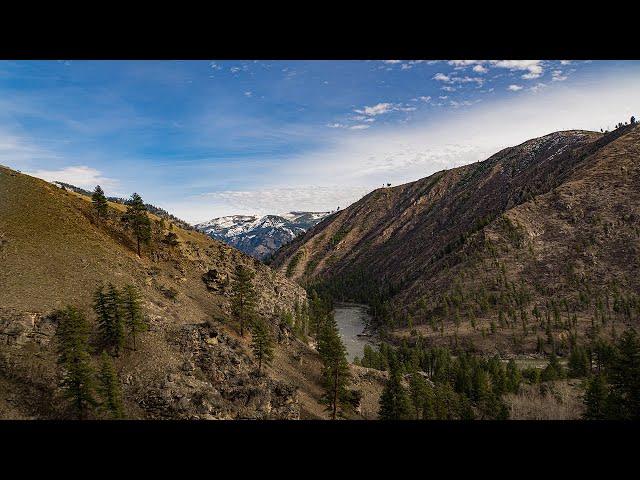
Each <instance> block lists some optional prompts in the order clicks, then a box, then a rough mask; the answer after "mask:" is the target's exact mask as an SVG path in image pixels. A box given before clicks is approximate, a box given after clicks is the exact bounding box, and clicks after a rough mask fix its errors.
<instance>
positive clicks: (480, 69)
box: [473, 65, 489, 73]
mask: <svg viewBox="0 0 640 480" xmlns="http://www.w3.org/2000/svg"><path fill="white" fill-rule="evenodd" d="M473 71H474V72H476V73H487V72H488V71H489V70H487V69H486V68H485V67H483V66H482V65H476V66H475V67H473Z"/></svg>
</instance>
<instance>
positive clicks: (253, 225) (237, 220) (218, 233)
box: [195, 212, 329, 260]
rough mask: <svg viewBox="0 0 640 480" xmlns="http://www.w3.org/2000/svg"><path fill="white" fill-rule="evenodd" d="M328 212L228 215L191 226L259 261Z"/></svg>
mask: <svg viewBox="0 0 640 480" xmlns="http://www.w3.org/2000/svg"><path fill="white" fill-rule="evenodd" d="M327 215H329V212H289V213H286V214H284V215H265V216H264V217H258V216H256V215H231V216H228V217H219V218H214V219H213V220H209V221H208V222H204V223H200V224H198V225H195V228H196V229H198V230H200V231H201V232H204V233H206V234H207V235H209V236H210V237H211V238H215V239H217V240H221V241H223V242H225V243H227V244H229V245H231V246H233V247H236V248H237V249H238V250H240V251H242V252H244V253H247V254H249V255H251V256H252V257H255V258H257V259H259V260H264V259H266V258H268V257H270V256H271V255H273V254H274V253H275V252H276V250H278V249H279V248H280V247H281V246H282V245H285V244H286V243H288V242H290V241H291V240H293V239H294V238H296V237H297V236H298V235H300V234H301V233H304V232H305V231H306V230H308V229H309V228H311V227H312V226H314V225H315V224H317V223H318V222H319V221H320V220H322V219H323V218H324V217H326V216H327Z"/></svg>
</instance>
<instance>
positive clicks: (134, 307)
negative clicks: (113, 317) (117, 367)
mask: <svg viewBox="0 0 640 480" xmlns="http://www.w3.org/2000/svg"><path fill="white" fill-rule="evenodd" d="M122 310H123V315H124V323H125V326H126V329H127V332H128V334H129V336H130V337H131V339H132V340H133V350H134V351H136V350H137V346H136V335H137V334H138V333H141V332H144V331H145V330H147V324H146V322H145V320H144V316H143V314H142V306H141V305H140V293H139V292H138V289H137V288H136V287H135V286H133V285H125V286H124V288H123V289H122Z"/></svg>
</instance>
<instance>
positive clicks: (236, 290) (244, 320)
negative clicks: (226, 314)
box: [231, 265, 256, 337]
mask: <svg viewBox="0 0 640 480" xmlns="http://www.w3.org/2000/svg"><path fill="white" fill-rule="evenodd" d="M253 277H254V273H253V272H252V271H251V270H249V269H248V268H246V267H245V266H244V265H238V266H237V267H236V275H235V279H234V281H233V283H232V284H231V291H232V293H231V295H232V296H231V310H232V312H233V315H234V316H235V317H236V318H237V319H238V321H239V322H240V335H241V336H243V337H244V326H245V324H248V323H249V322H251V321H252V320H253V318H254V317H255V305H256V292H255V289H254V287H253Z"/></svg>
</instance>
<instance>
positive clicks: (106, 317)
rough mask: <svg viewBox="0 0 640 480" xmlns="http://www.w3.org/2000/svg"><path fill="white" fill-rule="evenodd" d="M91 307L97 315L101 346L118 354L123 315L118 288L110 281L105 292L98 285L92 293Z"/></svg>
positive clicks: (121, 335) (122, 340) (121, 338)
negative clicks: (92, 301)
mask: <svg viewBox="0 0 640 480" xmlns="http://www.w3.org/2000/svg"><path fill="white" fill-rule="evenodd" d="M93 308H94V310H95V312H96V315H97V316H98V332H99V334H100V339H101V342H102V346H103V347H104V348H106V349H108V350H111V351H112V352H113V354H114V355H116V356H117V355H119V354H120V348H122V346H123V344H124V317H123V309H122V300H121V298H120V292H118V289H117V288H116V287H114V286H113V285H112V284H111V283H110V284H109V285H108V287H107V291H106V292H105V291H104V288H103V287H100V288H99V289H98V290H97V291H96V293H95V294H94V303H93Z"/></svg>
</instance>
